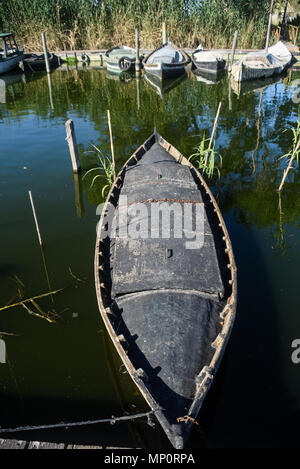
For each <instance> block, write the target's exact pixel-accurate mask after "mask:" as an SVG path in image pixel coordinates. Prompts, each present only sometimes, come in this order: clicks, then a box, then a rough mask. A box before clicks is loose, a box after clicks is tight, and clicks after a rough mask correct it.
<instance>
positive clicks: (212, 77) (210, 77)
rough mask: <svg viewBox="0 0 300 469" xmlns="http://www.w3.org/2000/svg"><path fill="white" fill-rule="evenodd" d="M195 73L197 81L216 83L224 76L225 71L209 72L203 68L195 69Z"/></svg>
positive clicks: (208, 83)
mask: <svg viewBox="0 0 300 469" xmlns="http://www.w3.org/2000/svg"><path fill="white" fill-rule="evenodd" d="M193 74H194V75H195V77H196V79H197V81H201V82H203V83H206V84H207V85H215V84H216V83H218V82H219V81H220V80H221V79H222V78H223V76H224V73H222V72H218V73H207V72H204V71H202V70H198V69H196V70H193Z"/></svg>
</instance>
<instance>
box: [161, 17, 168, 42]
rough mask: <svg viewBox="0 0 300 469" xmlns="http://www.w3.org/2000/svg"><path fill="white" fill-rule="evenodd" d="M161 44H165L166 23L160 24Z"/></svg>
mask: <svg viewBox="0 0 300 469" xmlns="http://www.w3.org/2000/svg"><path fill="white" fill-rule="evenodd" d="M162 42H163V44H165V43H166V42H167V28H166V23H165V22H163V24H162Z"/></svg>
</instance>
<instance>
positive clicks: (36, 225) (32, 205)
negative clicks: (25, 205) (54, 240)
mask: <svg viewBox="0 0 300 469" xmlns="http://www.w3.org/2000/svg"><path fill="white" fill-rule="evenodd" d="M28 194H29V198H30V203H31V208H32V213H33V218H34V222H35V228H36V232H37V234H38V238H39V243H40V246H43V242H42V238H41V233H40V229H39V224H38V221H37V216H36V213H35V208H34V203H33V198H32V194H31V191H28Z"/></svg>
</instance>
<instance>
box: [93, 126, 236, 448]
mask: <svg viewBox="0 0 300 469" xmlns="http://www.w3.org/2000/svg"><path fill="white" fill-rule="evenodd" d="M121 196H122V197H123V198H122V199H121V198H120V197H121ZM124 197H126V200H127V204H128V207H131V208H132V207H133V205H134V204H135V203H138V204H140V205H142V206H143V207H144V209H145V207H148V208H150V209H151V210H152V208H155V207H156V208H157V207H158V205H157V204H161V203H167V204H170V203H177V209H178V208H179V207H182V210H183V209H184V207H185V206H186V204H187V205H188V206H189V207H191V206H193V207H195V210H196V211H197V210H200V211H201V210H202V209H203V212H201V213H202V215H203V226H202V227H201V228H200V229H199V233H201V234H202V235H203V236H204V238H203V245H201V247H199V248H195V249H187V247H186V244H185V241H184V240H183V238H180V237H178V238H177V237H174V236H170V237H160V236H158V237H157V236H156V237H155V236H154V237H149V225H147V227H146V228H145V227H144V228H145V229H144V231H143V235H142V236H141V237H138V238H135V237H132V236H127V237H126V236H119V235H118V234H116V233H114V232H109V233H107V231H106V229H107V218H106V217H107V213H108V211H109V208H112V207H115V208H117V212H116V213H118V216H117V218H116V220H117V222H116V225H115V227H116V229H117V230H118V229H121V227H123V228H124V226H127V227H128V229H129V230H130V228H132V226H133V225H132V223H133V221H132V219H129V220H127V221H126V223H125V222H124V218H122V217H123V215H124V203H123V200H124ZM109 204H111V205H109ZM196 207H198V208H196ZM126 213H127V212H126ZM128 213H129V212H128ZM180 213H182V212H180ZM147 214H148V212H147ZM147 214H146V215H145V213H144V214H141V215H140V222H142V220H144V221H145V219H147ZM180 217H181V215H180V216H179V218H178V217H177V218H176V217H175V216H174V219H173V222H172V223H173V224H172V223H171V225H172V226H171V232H172V233H173V234H174V232H175V231H174V230H175V229H176V225H175V220H177V221H176V223H177V222H178V221H180V219H181V218H180ZM194 217H195V214H194V212H193V213H192V219H193V220H194V221H195V220H196V219H195V218H194ZM148 218H149V217H148ZM151 226H152V225H151ZM201 230H202V231H201ZM95 280H96V292H97V298H98V304H99V309H100V312H101V315H102V318H103V320H104V323H105V325H106V328H107V330H108V332H109V334H110V337H111V339H112V341H113V343H114V345H115V347H116V349H117V351H118V353H119V355H120V357H121V359H122V360H123V363H124V365H125V366H126V368H127V370H128V372H129V374H130V376H131V378H132V379H133V381H134V382H135V384H136V385H137V387H138V388H139V390H140V392H141V393H142V395H143V396H144V398H145V400H146V402H147V403H148V405H149V406H150V408H151V409H152V411H153V413H154V414H155V415H156V417H157V419H158V421H159V422H160V424H161V426H162V428H163V429H164V431H165V433H166V435H167V436H168V438H169V440H170V442H171V443H172V444H173V446H174V447H175V448H183V447H184V445H185V442H186V440H187V438H188V435H189V432H190V430H191V427H192V425H193V423H194V422H195V419H196V417H197V414H198V412H199V409H200V407H201V405H202V402H203V399H204V397H205V395H206V393H207V391H208V389H209V387H210V385H211V383H212V380H213V377H214V375H215V373H216V371H217V369H218V366H219V363H220V360H221V358H222V355H223V353H224V350H225V347H226V343H227V341H228V338H229V336H230V332H231V329H232V326H233V322H234V317H235V309H236V295H237V293H236V292H237V289H236V267H235V262H234V256H233V252H232V248H231V243H230V239H229V236H228V233H227V230H226V227H225V224H224V221H223V219H222V216H221V214H220V211H219V208H218V206H217V204H216V202H215V200H214V198H213V196H212V194H211V192H210V190H209V188H208V187H207V185H206V184H205V182H204V180H203V179H202V177H201V175H200V174H199V173H197V171H196V170H195V168H194V167H193V166H192V165H191V164H190V163H189V162H188V161H187V160H186V159H185V158H184V157H183V156H182V155H181V154H180V153H179V152H178V150H176V149H175V148H174V147H172V145H170V144H168V143H167V142H166V141H165V140H164V139H163V138H162V137H160V136H159V135H158V134H157V133H155V134H153V135H152V136H151V137H150V138H149V139H148V140H147V141H146V142H145V143H144V145H142V146H141V147H140V148H139V149H138V150H137V151H136V152H135V153H134V154H133V155H132V156H131V158H130V159H129V160H128V161H127V163H126V165H125V166H124V167H123V169H122V170H121V171H120V173H119V175H118V177H117V179H116V181H115V183H114V185H113V187H112V188H111V191H110V193H109V195H108V198H107V200H106V203H105V206H104V208H103V212H102V215H101V219H100V223H99V225H98V233H97V242H96V252H95Z"/></svg>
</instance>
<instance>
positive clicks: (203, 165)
mask: <svg viewBox="0 0 300 469" xmlns="http://www.w3.org/2000/svg"><path fill="white" fill-rule="evenodd" d="M207 143H208V145H207ZM195 149H196V152H195V153H193V154H192V155H191V156H190V157H189V160H191V161H192V163H193V164H194V165H195V166H196V167H197V168H198V169H199V170H200V171H202V173H204V174H206V175H207V176H208V177H209V178H211V177H212V176H213V175H214V174H215V173H217V174H218V177H220V174H221V173H220V168H221V166H222V156H221V155H220V154H219V153H217V152H216V151H215V141H213V142H212V143H211V139H210V138H206V137H205V133H204V134H203V137H202V140H201V142H200V143H199V145H198V146H197V147H196V148H195Z"/></svg>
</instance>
